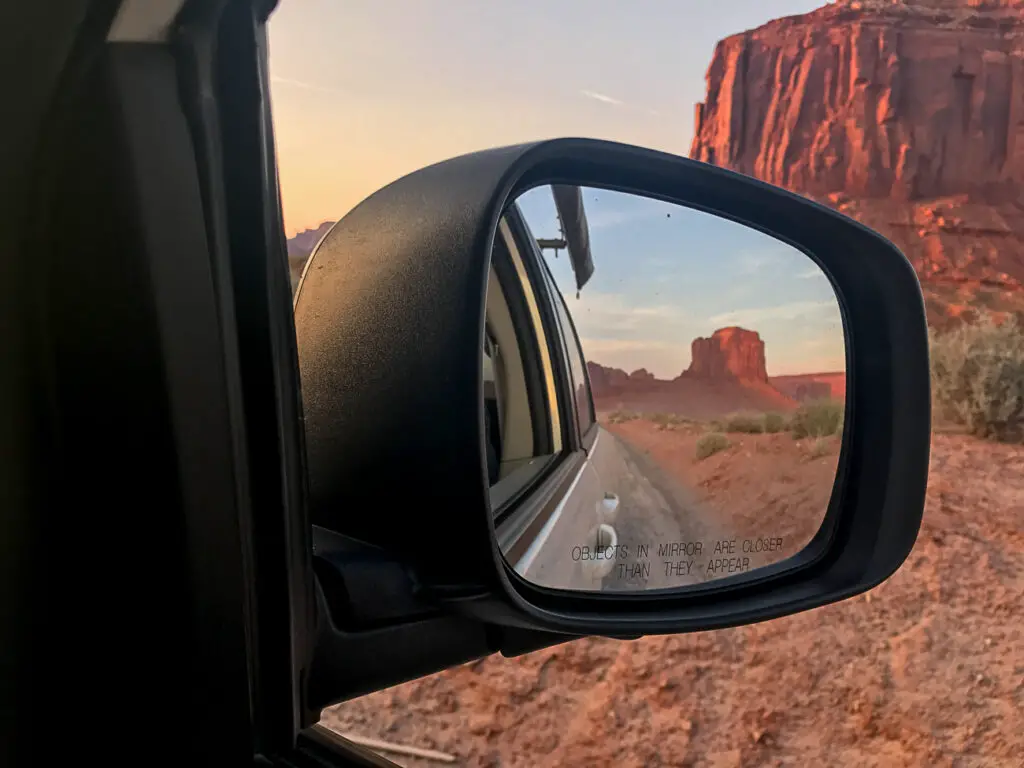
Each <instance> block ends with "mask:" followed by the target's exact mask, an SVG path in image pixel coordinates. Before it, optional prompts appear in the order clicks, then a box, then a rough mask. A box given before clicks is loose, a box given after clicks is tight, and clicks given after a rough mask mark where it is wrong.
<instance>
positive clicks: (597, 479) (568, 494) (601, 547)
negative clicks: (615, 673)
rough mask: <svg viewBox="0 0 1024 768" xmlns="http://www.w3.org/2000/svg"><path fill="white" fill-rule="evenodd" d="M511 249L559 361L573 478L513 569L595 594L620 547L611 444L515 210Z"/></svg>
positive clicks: (564, 310)
mask: <svg viewBox="0 0 1024 768" xmlns="http://www.w3.org/2000/svg"><path fill="white" fill-rule="evenodd" d="M506 219H507V220H508V222H509V227H508V229H509V231H510V232H511V234H512V236H513V238H514V240H515V246H516V249H517V251H518V252H519V254H521V256H522V257H523V258H524V260H525V261H526V266H527V268H528V271H529V272H530V273H532V275H533V287H534V290H535V291H536V293H537V296H538V299H539V301H540V302H541V304H542V307H543V310H544V316H545V318H546V329H547V332H548V336H549V339H548V341H549V343H550V345H551V347H552V350H551V351H552V358H553V359H555V360H556V361H557V374H558V376H557V378H558V379H559V383H560V386H559V388H558V391H559V407H560V409H561V414H560V416H561V419H562V421H563V423H564V425H565V439H566V442H567V448H568V455H571V456H572V457H573V458H574V461H573V462H572V466H573V471H572V477H571V480H570V481H569V483H568V485H567V487H566V488H565V489H564V492H563V494H562V496H561V497H560V498H559V499H558V500H557V503H556V505H555V507H554V509H553V510H552V512H551V514H550V515H549V516H548V517H547V518H546V520H545V522H544V525H543V526H541V527H539V528H536V529H535V530H536V533H534V534H533V535H532V536H531V537H530V542H529V545H528V546H526V547H525V548H522V547H521V548H520V552H522V555H521V556H520V557H519V558H518V559H516V560H515V561H514V562H513V567H514V568H515V570H516V571H517V572H518V573H519V574H520V575H521V576H523V577H524V578H526V579H527V580H528V581H530V582H532V583H535V584H541V585H546V586H550V587H556V588H562V589H586V590H600V589H603V588H605V584H606V582H607V580H608V578H609V577H610V576H613V571H614V569H615V566H616V560H617V559H620V558H618V557H617V555H618V554H621V553H622V547H621V545H620V544H619V541H618V534H617V532H616V529H615V518H616V514H617V511H618V505H619V500H618V496H617V494H616V493H615V492H614V490H613V489H611V488H606V487H604V486H603V484H602V482H603V480H602V479H603V477H614V476H615V473H614V472H611V471H608V467H607V466H606V465H608V464H609V463H613V462H614V460H615V456H614V453H610V452H609V451H608V450H607V449H608V448H609V447H610V444H611V442H612V441H613V440H614V438H613V437H612V436H611V435H609V434H607V433H606V432H605V430H604V429H603V428H602V427H601V426H600V424H599V423H598V422H597V419H596V415H595V411H594V404H593V398H592V396H591V391H590V381H589V377H588V375H587V368H586V362H585V358H584V356H583V351H582V348H581V345H580V341H579V337H578V335H577V332H576V328H575V325H574V323H573V321H572V317H571V315H570V313H569V310H568V307H567V306H566V302H565V299H564V297H563V296H562V293H561V291H560V290H559V289H558V286H557V284H556V283H555V281H554V279H553V278H552V276H551V273H550V271H549V270H548V268H547V265H546V264H545V262H544V257H543V255H542V253H541V250H540V248H539V247H538V245H537V240H536V238H535V237H534V236H533V233H532V232H531V231H530V229H529V226H528V225H527V224H526V222H525V220H524V219H523V217H522V215H521V213H520V212H519V210H518V208H517V207H516V206H515V205H513V206H511V207H510V209H509V212H508V214H507V216H506Z"/></svg>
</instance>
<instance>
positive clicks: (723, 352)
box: [684, 327, 768, 384]
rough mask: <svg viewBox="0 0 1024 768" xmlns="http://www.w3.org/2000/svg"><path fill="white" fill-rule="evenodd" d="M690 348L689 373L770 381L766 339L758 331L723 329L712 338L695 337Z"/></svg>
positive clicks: (720, 377)
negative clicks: (766, 357)
mask: <svg viewBox="0 0 1024 768" xmlns="http://www.w3.org/2000/svg"><path fill="white" fill-rule="evenodd" d="M690 349H691V360H690V367H689V368H687V369H686V372H685V374H684V375H686V376H694V377H700V378H706V379H738V380H739V381H744V382H755V381H756V382H762V383H765V384H767V383H768V371H767V368H766V366H765V359H764V342H763V341H762V340H761V336H760V335H759V334H758V333H757V332H756V331H748V330H746V329H745V328H736V327H733V328H720V329H719V330H717V331H715V332H714V333H713V334H711V336H710V337H709V338H706V339H705V338H696V339H694V340H693V343H692V345H691V347H690Z"/></svg>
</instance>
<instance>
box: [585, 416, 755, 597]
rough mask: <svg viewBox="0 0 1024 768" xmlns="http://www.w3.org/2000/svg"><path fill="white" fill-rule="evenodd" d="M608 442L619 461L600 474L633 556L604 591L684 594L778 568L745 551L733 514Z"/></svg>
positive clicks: (616, 440)
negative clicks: (676, 590)
mask: <svg viewBox="0 0 1024 768" xmlns="http://www.w3.org/2000/svg"><path fill="white" fill-rule="evenodd" d="M602 438H603V439H606V440H607V444H608V450H609V451H614V460H612V461H609V462H608V464H607V466H605V467H599V468H598V471H600V472H602V474H603V480H604V481H605V482H606V484H607V486H608V487H609V488H610V489H611V490H612V491H613V492H614V493H616V494H617V495H618V496H619V500H620V509H619V515H618V519H617V521H616V525H615V528H616V531H617V532H618V535H619V542H620V544H624V545H626V546H627V547H628V551H629V553H630V554H629V556H628V557H626V558H623V559H622V560H621V561H619V562H617V563H616V567H615V568H614V569H613V571H612V572H611V573H610V574H609V575H608V576H607V577H606V578H605V580H604V585H603V586H604V589H607V590H638V589H663V588H667V587H682V586H686V585H689V584H700V583H702V582H705V581H713V580H716V579H720V578H724V577H726V576H730V575H736V574H739V573H741V572H745V571H750V570H754V569H756V568H759V567H761V566H762V565H767V564H769V563H770V562H773V560H772V558H771V556H770V555H769V554H768V553H764V554H761V553H758V554H755V553H747V554H744V553H743V552H742V551H739V550H741V548H742V544H741V543H736V542H737V541H738V540H739V539H740V537H739V535H738V534H737V532H736V529H735V528H734V527H733V525H732V524H731V520H730V518H729V517H728V515H722V514H720V513H719V512H718V511H717V510H715V509H713V508H711V507H709V506H706V505H704V504H702V503H701V502H700V501H699V499H698V495H697V494H696V493H695V492H694V490H693V489H692V488H689V487H687V486H686V485H685V484H684V482H682V481H680V480H678V479H675V478H673V477H672V476H671V475H670V474H669V473H668V472H666V471H665V470H664V469H663V468H662V467H661V466H659V465H658V463H657V461H655V460H653V459H652V458H651V457H650V456H648V455H646V454H645V453H644V452H643V451H642V450H641V449H638V448H637V447H635V446H633V445H631V444H630V443H629V442H628V441H627V440H626V439H623V438H621V437H618V436H616V435H615V434H614V433H612V432H605V434H604V435H603V436H602ZM729 549H736V550H737V551H736V552H732V553H730V552H729V551H727V550H729Z"/></svg>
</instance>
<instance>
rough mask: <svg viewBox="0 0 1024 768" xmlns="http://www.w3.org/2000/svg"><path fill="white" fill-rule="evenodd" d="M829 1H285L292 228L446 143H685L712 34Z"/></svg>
mask: <svg viewBox="0 0 1024 768" xmlns="http://www.w3.org/2000/svg"><path fill="white" fill-rule="evenodd" d="M824 2H825V0H614V1H613V0H515V1H514V2H495V0H434V1H433V2H428V1H427V0H281V2H280V5H279V7H278V9H277V10H276V11H275V13H274V15H273V17H272V18H271V21H270V75H271V90H272V93H271V97H272V99H273V106H274V118H275V127H276V133H277V142H278V159H279V165H280V177H281V188H282V197H283V201H284V212H285V226H286V229H287V230H288V234H289V235H291V234H294V233H295V232H296V231H299V230H302V229H306V228H308V227H315V226H316V225H317V224H319V223H320V222H321V221H324V220H326V219H332V220H334V219H338V218H340V217H341V216H343V215H344V214H345V213H347V212H348V211H349V210H350V209H351V208H352V207H353V206H354V205H356V204H357V203H358V202H359V201H360V200H362V199H363V198H364V197H366V196H367V195H369V194H371V193H372V192H374V191H375V190H376V189H378V188H380V187H381V186H383V185H385V184H387V183H388V182H390V181H393V180H394V179H396V178H398V177H399V176H402V175H404V174H406V173H409V172H410V171H413V170H415V169H416V168H419V167H421V166H423V165H427V164H429V163H432V162H436V161H438V160H443V159H445V158H447V157H451V156H454V155H458V154H462V153H465V152H470V151H473V150H477V149H484V148H486V147H491V146H498V145H503V144H514V143H518V142H523V141H531V140H535V139H541V138H552V137H556V136H586V137H592V138H603V139H613V140H616V141H624V142H627V143H630V144H638V145H641V146H646V147H653V148H655V149H660V150H663V151H667V152H672V153H674V154H680V155H685V154H687V153H688V152H689V149H690V140H691V137H692V131H693V111H694V104H696V103H697V102H698V101H701V100H702V99H703V98H704V75H705V72H706V71H707V67H708V64H709V63H710V61H711V55H712V52H713V51H714V46H715V43H716V42H717V41H718V40H720V39H721V38H723V37H727V36H728V35H731V34H734V33H737V32H742V31H743V30H746V29H751V28H753V27H756V26H759V25H760V24H763V23H764V22H766V21H769V20H770V19H773V18H778V17H779V16H786V15H791V14H795V13H805V12H807V11H810V10H812V9H814V8H815V7H817V6H820V5H823V4H824Z"/></svg>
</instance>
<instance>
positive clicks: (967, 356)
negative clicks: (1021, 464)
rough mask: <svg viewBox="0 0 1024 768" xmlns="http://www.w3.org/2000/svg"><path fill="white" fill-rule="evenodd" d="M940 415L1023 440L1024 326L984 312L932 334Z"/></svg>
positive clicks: (977, 431)
mask: <svg viewBox="0 0 1024 768" xmlns="http://www.w3.org/2000/svg"><path fill="white" fill-rule="evenodd" d="M931 365H932V397H933V404H934V406H935V411H936V414H935V415H936V416H938V417H945V418H947V419H951V420H952V421H955V422H956V423H958V424H962V425H964V426H965V427H967V429H968V430H969V431H970V432H971V433H972V434H974V435H977V436H979V437H984V438H989V439H992V440H1000V441H1003V442H1013V443H1020V442H1024V328H1022V327H1021V325H1020V323H1019V322H1018V320H1017V319H1016V318H1015V317H1010V318H1009V319H1007V320H1005V321H1003V322H1002V323H998V324H997V323H996V322H995V321H994V320H993V319H992V318H991V317H989V316H986V317H983V318H981V319H980V320H979V321H978V322H976V323H973V324H969V325H968V324H965V325H962V326H960V327H959V328H956V329H954V330H952V331H948V332H946V333H935V332H933V333H932V335H931Z"/></svg>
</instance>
